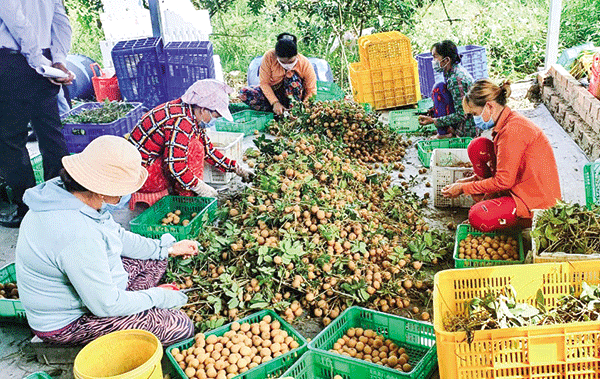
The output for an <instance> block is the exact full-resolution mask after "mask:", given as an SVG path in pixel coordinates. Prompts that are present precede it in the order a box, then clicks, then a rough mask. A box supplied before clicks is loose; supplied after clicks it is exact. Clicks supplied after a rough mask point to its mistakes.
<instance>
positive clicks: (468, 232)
mask: <svg viewBox="0 0 600 379" xmlns="http://www.w3.org/2000/svg"><path fill="white" fill-rule="evenodd" d="M524 261H525V253H524V250H523V236H522V235H521V233H518V232H515V233H511V232H508V231H497V232H489V233H482V232H480V231H478V230H476V229H474V228H473V227H472V226H471V225H468V224H461V225H459V226H458V228H457V229H456V237H455V240H454V267H456V268H464V267H484V266H498V265H511V264H519V263H523V262H524Z"/></svg>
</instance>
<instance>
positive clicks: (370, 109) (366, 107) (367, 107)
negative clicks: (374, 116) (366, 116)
mask: <svg viewBox="0 0 600 379" xmlns="http://www.w3.org/2000/svg"><path fill="white" fill-rule="evenodd" d="M360 105H362V107H363V109H364V110H365V112H367V113H371V112H373V107H372V106H371V104H369V103H361V104H360Z"/></svg>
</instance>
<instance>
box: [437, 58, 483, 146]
mask: <svg viewBox="0 0 600 379" xmlns="http://www.w3.org/2000/svg"><path fill="white" fill-rule="evenodd" d="M444 79H446V85H447V86H448V91H449V92H450V95H451V96H452V100H453V101H454V109H455V112H454V113H451V114H449V115H447V116H442V117H438V118H436V119H435V126H436V127H437V128H448V127H452V128H453V129H454V131H455V132H456V135H457V136H459V137H477V136H478V135H479V131H478V130H477V128H475V122H474V121H473V117H472V116H471V115H466V114H465V111H464V110H463V107H462V99H463V97H465V95H466V94H467V92H469V88H471V85H473V77H472V76H471V74H469V73H468V72H467V70H465V68H464V67H463V66H461V65H459V64H455V65H453V66H452V69H450V71H448V72H444Z"/></svg>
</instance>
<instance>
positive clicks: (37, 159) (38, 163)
mask: <svg viewBox="0 0 600 379" xmlns="http://www.w3.org/2000/svg"><path fill="white" fill-rule="evenodd" d="M31 167H33V175H34V176H35V184H40V183H43V182H44V165H43V164H42V154H37V155H35V156H34V157H32V158H31Z"/></svg>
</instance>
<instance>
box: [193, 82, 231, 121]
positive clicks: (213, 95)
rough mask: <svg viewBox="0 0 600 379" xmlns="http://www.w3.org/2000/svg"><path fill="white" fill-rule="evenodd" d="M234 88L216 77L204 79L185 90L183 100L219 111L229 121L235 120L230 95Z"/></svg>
mask: <svg viewBox="0 0 600 379" xmlns="http://www.w3.org/2000/svg"><path fill="white" fill-rule="evenodd" d="M232 92H233V89H232V88H231V87H229V86H228V85H227V84H225V83H223V82H221V81H219V80H216V79H202V80H198V81H197V82H196V83H194V84H192V85H191V86H190V88H188V89H187V91H185V93H184V94H183V96H181V100H182V101H183V102H184V103H187V104H191V105H197V106H199V107H202V108H206V109H210V110H213V111H217V112H219V114H220V115H221V116H223V117H225V119H227V120H228V121H233V117H231V112H229V96H228V94H230V93H232Z"/></svg>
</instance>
